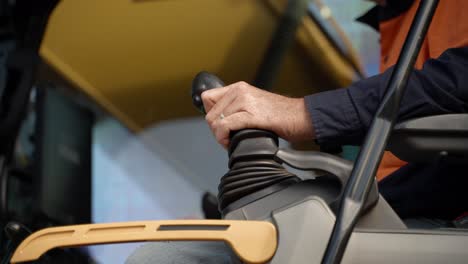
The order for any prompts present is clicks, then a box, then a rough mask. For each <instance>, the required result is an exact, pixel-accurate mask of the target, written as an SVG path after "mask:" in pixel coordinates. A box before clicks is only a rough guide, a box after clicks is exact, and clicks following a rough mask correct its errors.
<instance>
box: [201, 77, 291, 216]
mask: <svg viewBox="0 0 468 264" xmlns="http://www.w3.org/2000/svg"><path fill="white" fill-rule="evenodd" d="M223 86H224V83H223V81H221V80H220V79H219V78H218V77H216V76H215V75H213V74H210V73H208V72H200V73H199V74H197V75H196V76H195V78H194V80H193V82H192V102H193V104H194V106H195V107H197V108H198V109H199V110H200V111H201V112H202V113H204V114H206V112H205V109H204V106H203V101H202V99H201V94H202V93H203V92H204V91H207V90H210V89H214V88H219V87H223ZM277 151H278V136H277V135H276V134H275V133H272V132H270V131H266V130H261V129H243V130H240V131H234V132H231V134H230V144H229V153H228V155H229V171H228V172H227V173H226V174H225V175H224V176H223V177H222V178H221V182H220V184H219V188H218V189H219V193H218V200H219V209H220V211H221V212H222V213H223V215H225V214H226V213H228V212H229V211H231V210H234V209H237V208H239V207H241V206H243V205H245V202H246V201H248V200H249V196H250V195H253V194H254V193H257V192H259V191H262V194H263V195H267V194H269V193H273V192H275V191H278V190H280V189H282V188H285V187H287V186H288V185H290V184H293V183H296V182H298V181H299V178H297V177H296V176H295V175H294V174H292V173H290V172H288V171H286V170H285V169H284V168H283V166H281V164H280V163H278V161H276V160H275V154H276V152H277Z"/></svg>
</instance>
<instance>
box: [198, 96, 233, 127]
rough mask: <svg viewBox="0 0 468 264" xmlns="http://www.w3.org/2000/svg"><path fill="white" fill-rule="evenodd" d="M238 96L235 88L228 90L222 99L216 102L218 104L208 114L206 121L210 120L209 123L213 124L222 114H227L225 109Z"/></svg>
mask: <svg viewBox="0 0 468 264" xmlns="http://www.w3.org/2000/svg"><path fill="white" fill-rule="evenodd" d="M236 96H237V93H236V92H235V90H234V89H231V90H229V91H228V92H226V93H225V94H224V96H223V97H222V98H221V99H219V100H218V102H216V104H215V105H214V106H213V107H212V108H211V109H210V111H209V112H208V113H207V114H206V118H205V119H206V121H208V123H209V124H211V123H213V122H215V121H216V120H217V119H219V118H220V116H221V114H223V115H224V116H226V114H225V113H224V109H225V108H226V107H227V106H229V105H230V104H231V103H232V102H234V101H235V99H236Z"/></svg>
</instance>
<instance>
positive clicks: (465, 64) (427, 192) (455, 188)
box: [305, 1, 468, 219]
mask: <svg viewBox="0 0 468 264" xmlns="http://www.w3.org/2000/svg"><path fill="white" fill-rule="evenodd" d="M403 2H404V1H403ZM409 2H411V1H409ZM402 10H403V9H402ZM372 12H375V11H371V12H369V13H368V16H369V14H372ZM374 24H375V23H374ZM392 71H393V68H389V69H388V70H387V71H385V72H383V73H381V74H379V75H376V76H374V77H370V78H367V79H364V80H362V81H359V82H356V83H354V84H352V85H351V86H349V87H347V88H343V89H339V90H334V91H328V92H323V93H318V94H314V95H310V96H306V97H305V102H306V105H307V108H308V111H309V112H310V115H311V118H312V122H313V126H314V128H315V134H316V139H317V142H318V143H319V144H320V145H337V144H340V145H344V144H351V145H359V144H361V143H362V140H363V139H364V137H365V135H366V132H367V129H368V128H369V126H370V123H371V121H372V118H373V116H374V114H375V112H376V111H377V108H378V106H379V104H380V101H381V100H382V98H383V95H384V93H385V88H386V84H387V82H388V79H389V78H390V75H391V72H392ZM467 112H468V47H463V48H454V49H449V50H447V51H445V52H444V53H443V54H442V55H441V56H440V57H439V58H437V59H431V60H428V61H427V62H426V63H425V64H424V67H423V68H422V69H421V70H413V72H412V74H411V76H410V78H409V81H408V86H407V89H406V93H405V95H404V96H403V99H402V102H401V106H400V110H399V120H398V121H404V120H406V119H410V118H415V117H423V116H429V115H439V114H449V113H467ZM379 189H380V192H381V194H382V195H383V196H384V197H385V198H386V199H387V201H388V202H389V203H390V204H391V206H392V207H393V208H394V209H395V211H396V212H397V213H398V214H399V215H400V216H401V217H403V218H408V217H421V216H423V217H435V218H444V219H453V218H455V217H456V216H458V215H459V214H461V213H463V212H465V211H468V162H467V163H466V164H451V163H449V162H447V161H445V160H439V161H437V162H436V163H433V164H408V165H406V166H404V167H402V168H401V169H400V170H398V171H396V172H395V173H393V174H392V175H390V176H388V177H386V178H385V179H384V180H382V181H381V182H380V183H379Z"/></svg>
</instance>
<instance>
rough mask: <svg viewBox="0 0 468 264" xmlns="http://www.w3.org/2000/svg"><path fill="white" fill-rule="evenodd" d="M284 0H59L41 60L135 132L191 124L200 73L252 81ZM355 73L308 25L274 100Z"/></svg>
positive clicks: (337, 83)
mask: <svg viewBox="0 0 468 264" xmlns="http://www.w3.org/2000/svg"><path fill="white" fill-rule="evenodd" d="M285 3H286V1H284V0H271V1H266V0H62V1H61V2H60V3H59V4H58V6H57V7H56V9H55V10H54V11H53V13H52V15H51V17H50V19H49V23H48V26H47V29H46V33H45V35H44V39H43V42H42V45H41V49H40V55H41V57H42V58H43V60H44V61H45V62H46V63H47V64H48V65H49V66H50V67H51V68H52V69H54V70H55V71H57V72H58V73H59V75H61V76H62V77H64V78H65V79H66V80H68V81H70V82H71V83H72V84H73V86H75V88H78V89H79V90H80V91H83V92H84V93H85V94H86V95H88V96H89V97H91V98H92V99H93V100H94V101H95V102H97V103H98V104H99V105H100V106H102V107H103V108H104V109H105V110H106V111H108V112H109V113H110V114H112V115H114V116H116V117H117V118H118V119H119V120H121V121H122V122H123V123H124V124H125V125H126V126H128V127H129V128H130V129H131V130H133V131H140V130H141V129H144V128H145V127H147V126H149V125H152V124H154V123H155V122H158V121H161V120H167V119H172V118H178V117H186V116H191V115H195V114H196V111H195V110H194V109H193V107H192V104H191V98H190V95H189V88H190V85H191V80H192V78H193V76H195V74H196V73H197V72H199V71H200V70H206V71H210V72H213V73H216V74H217V75H218V76H220V77H222V78H223V79H224V80H225V81H226V83H230V82H234V81H239V80H245V81H251V80H253V78H254V76H255V73H256V72H257V70H258V67H259V64H260V63H261V61H262V59H263V56H264V54H265V51H266V49H267V48H268V46H269V43H270V40H271V37H272V34H273V32H274V30H275V29H276V25H277V23H278V21H279V19H280V17H281V12H282V10H283V9H284V6H285ZM354 75H355V72H354V70H353V69H352V67H351V66H350V65H349V64H347V63H346V62H345V61H343V60H341V59H340V57H339V56H338V54H337V52H336V51H335V50H334V48H333V47H332V45H331V44H330V43H329V42H328V41H327V39H326V38H325V37H324V35H323V33H321V32H320V30H319V29H318V27H317V25H316V24H315V23H314V22H313V21H312V20H311V19H310V18H305V19H304V22H303V25H302V26H301V28H300V29H299V30H298V32H297V36H296V44H295V45H293V47H292V48H291V50H290V51H289V52H288V54H287V56H286V58H285V60H284V63H283V65H282V68H281V71H280V74H279V76H278V82H277V83H276V85H275V92H279V93H285V94H289V95H304V94H306V93H312V92H315V91H318V90H320V89H322V88H325V89H330V88H336V87H339V86H342V85H346V84H348V83H349V82H350V81H351V80H352V79H353V78H354Z"/></svg>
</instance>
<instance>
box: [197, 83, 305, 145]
mask: <svg viewBox="0 0 468 264" xmlns="http://www.w3.org/2000/svg"><path fill="white" fill-rule="evenodd" d="M202 100H203V105H204V107H205V110H206V111H207V115H206V121H207V122H208V125H209V126H210V128H211V131H212V132H213V134H214V135H215V137H216V140H217V141H218V142H219V143H220V144H221V145H223V146H224V147H227V146H228V144H229V132H230V131H236V130H241V129H245V128H258V129H265V130H270V131H273V132H275V133H276V134H277V135H278V136H280V137H282V138H284V139H286V140H288V141H300V140H306V139H312V138H314V131H313V127H312V122H311V119H310V117H309V113H308V112H307V110H306V107H305V103H304V99H303V98H288V97H285V96H281V95H278V94H274V93H270V92H267V91H264V90H261V89H258V88H256V87H254V86H251V85H249V84H248V83H245V82H238V83H234V84H231V85H228V86H226V87H222V88H217V89H212V90H208V91H205V92H203V93H202Z"/></svg>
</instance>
